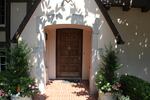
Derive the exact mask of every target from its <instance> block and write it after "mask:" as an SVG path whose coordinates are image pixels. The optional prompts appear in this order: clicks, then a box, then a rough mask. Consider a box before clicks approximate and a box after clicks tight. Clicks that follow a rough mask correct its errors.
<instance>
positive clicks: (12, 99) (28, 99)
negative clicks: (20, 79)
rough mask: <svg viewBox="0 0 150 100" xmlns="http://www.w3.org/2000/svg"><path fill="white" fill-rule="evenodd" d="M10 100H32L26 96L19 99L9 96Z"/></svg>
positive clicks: (18, 97)
mask: <svg viewBox="0 0 150 100" xmlns="http://www.w3.org/2000/svg"><path fill="white" fill-rule="evenodd" d="M11 100H32V98H31V97H27V96H25V97H20V96H16V95H12V96H11Z"/></svg>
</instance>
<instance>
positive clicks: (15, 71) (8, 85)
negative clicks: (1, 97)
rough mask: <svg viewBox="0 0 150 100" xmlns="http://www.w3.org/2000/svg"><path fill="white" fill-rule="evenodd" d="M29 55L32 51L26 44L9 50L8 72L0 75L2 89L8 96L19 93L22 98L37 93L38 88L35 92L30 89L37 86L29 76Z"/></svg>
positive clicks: (20, 44) (21, 43) (22, 43)
mask: <svg viewBox="0 0 150 100" xmlns="http://www.w3.org/2000/svg"><path fill="white" fill-rule="evenodd" d="M29 54H30V49H29V48H28V46H27V44H25V43H24V42H20V43H19V44H18V45H17V46H15V47H12V48H10V49H9V50H8V52H7V61H8V63H7V67H6V70H5V71H2V72H1V73H0V76H1V79H0V88H1V89H2V90H4V91H5V92H6V93H7V94H8V95H11V94H18V93H19V94H20V95H21V96H26V95H28V96H29V95H33V94H34V93H37V90H38V89H37V87H36V88H34V89H35V90H34V89H31V88H29V87H28V86H29V85H33V84H35V82H34V80H33V79H32V78H30V75H29V69H30V67H31V66H30V64H29V62H28V60H29ZM32 90H34V91H32Z"/></svg>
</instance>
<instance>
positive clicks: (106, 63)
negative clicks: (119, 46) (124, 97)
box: [96, 45, 121, 93]
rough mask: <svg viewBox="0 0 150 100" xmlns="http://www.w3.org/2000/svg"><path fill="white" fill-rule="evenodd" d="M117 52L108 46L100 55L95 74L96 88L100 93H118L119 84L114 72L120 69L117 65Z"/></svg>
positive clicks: (119, 65)
mask: <svg viewBox="0 0 150 100" xmlns="http://www.w3.org/2000/svg"><path fill="white" fill-rule="evenodd" d="M117 53H118V52H117V51H116V49H115V48H113V47H112V45H110V46H109V47H105V50H104V52H102V54H101V55H100V57H101V64H100V66H99V67H100V68H99V70H98V72H97V73H96V86H97V88H98V89H99V90H100V91H101V92H104V93H106V92H118V91H119V88H120V86H121V85H120V84H119V83H118V81H119V80H118V77H117V74H116V70H118V69H119V68H120V67H121V64H119V63H118V57H117Z"/></svg>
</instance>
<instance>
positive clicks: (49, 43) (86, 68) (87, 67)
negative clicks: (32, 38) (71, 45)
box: [44, 24, 93, 80]
mask: <svg viewBox="0 0 150 100" xmlns="http://www.w3.org/2000/svg"><path fill="white" fill-rule="evenodd" d="M60 28H76V29H82V30H83V46H82V48H83V50H82V52H83V54H82V79H83V80H88V79H90V76H91V71H92V68H91V65H92V32H93V30H92V28H91V27H90V26H85V25H79V24H56V25H48V26H45V27H44V32H45V33H46V34H47V35H46V36H47V40H46V53H45V58H46V59H45V65H46V66H47V77H48V79H56V29H60Z"/></svg>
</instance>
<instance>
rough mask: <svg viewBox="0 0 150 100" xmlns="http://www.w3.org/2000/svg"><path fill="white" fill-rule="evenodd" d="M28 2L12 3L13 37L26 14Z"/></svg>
mask: <svg viewBox="0 0 150 100" xmlns="http://www.w3.org/2000/svg"><path fill="white" fill-rule="evenodd" d="M26 10H27V3H18V2H17V3H16V2H13V3H11V17H10V18H11V19H10V20H11V39H12V38H13V36H14V34H15V32H16V31H17V29H18V27H19V25H20V24H21V22H22V20H23V19H24V17H25V15H26Z"/></svg>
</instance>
